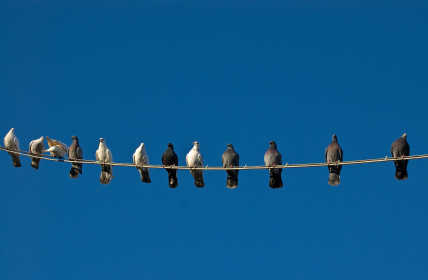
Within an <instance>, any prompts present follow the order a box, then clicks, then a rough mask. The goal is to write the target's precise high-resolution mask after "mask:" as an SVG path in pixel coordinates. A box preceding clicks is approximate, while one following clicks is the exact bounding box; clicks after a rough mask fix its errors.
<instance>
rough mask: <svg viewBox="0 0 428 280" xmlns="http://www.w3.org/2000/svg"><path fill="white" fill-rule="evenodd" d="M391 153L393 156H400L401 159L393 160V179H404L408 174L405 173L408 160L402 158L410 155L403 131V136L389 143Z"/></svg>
mask: <svg viewBox="0 0 428 280" xmlns="http://www.w3.org/2000/svg"><path fill="white" fill-rule="evenodd" d="M391 155H392V156H393V157H394V158H398V157H401V158H402V159H401V160H395V161H394V164H395V179H397V180H406V179H407V178H408V177H409V175H408V174H407V164H408V163H409V161H408V160H404V159H403V158H404V157H408V156H409V155H410V146H409V143H407V134H406V133H404V134H403V136H401V137H400V138H398V139H397V140H395V141H394V142H393V143H392V145H391Z"/></svg>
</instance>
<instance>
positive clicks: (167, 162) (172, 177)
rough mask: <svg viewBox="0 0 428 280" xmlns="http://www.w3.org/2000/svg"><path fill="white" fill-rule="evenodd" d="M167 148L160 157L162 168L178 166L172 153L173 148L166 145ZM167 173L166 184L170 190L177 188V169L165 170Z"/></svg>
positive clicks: (174, 154) (169, 144)
mask: <svg viewBox="0 0 428 280" xmlns="http://www.w3.org/2000/svg"><path fill="white" fill-rule="evenodd" d="M167 146H168V148H167V149H166V151H165V152H164V153H163V155H162V165H163V166H173V165H175V166H178V157H177V154H176V153H175V152H174V146H173V145H172V144H171V143H168V145H167ZM166 171H167V172H168V184H169V187H170V188H176V187H177V186H178V179H177V169H167V170H166Z"/></svg>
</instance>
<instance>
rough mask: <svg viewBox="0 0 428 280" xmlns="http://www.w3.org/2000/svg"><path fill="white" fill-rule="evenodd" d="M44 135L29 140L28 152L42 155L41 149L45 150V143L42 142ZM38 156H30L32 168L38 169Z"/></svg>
mask: <svg viewBox="0 0 428 280" xmlns="http://www.w3.org/2000/svg"><path fill="white" fill-rule="evenodd" d="M43 139H44V137H43V136H42V137H40V138H39V139H36V140H33V141H31V142H30V146H29V152H28V153H29V154H33V155H36V156H39V155H43V151H44V150H45V144H43ZM39 164H40V158H38V157H31V166H32V167H33V168H34V169H36V170H37V169H39Z"/></svg>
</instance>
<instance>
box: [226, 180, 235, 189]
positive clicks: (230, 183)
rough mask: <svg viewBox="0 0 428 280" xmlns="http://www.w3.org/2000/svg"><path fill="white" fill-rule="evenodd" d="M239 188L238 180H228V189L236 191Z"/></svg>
mask: <svg viewBox="0 0 428 280" xmlns="http://www.w3.org/2000/svg"><path fill="white" fill-rule="evenodd" d="M237 186H238V180H235V179H234V178H227V180H226V187H227V188H229V189H234V188H236V187H237Z"/></svg>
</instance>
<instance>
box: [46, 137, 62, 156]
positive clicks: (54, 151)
mask: <svg viewBox="0 0 428 280" xmlns="http://www.w3.org/2000/svg"><path fill="white" fill-rule="evenodd" d="M46 140H47V141H48V145H49V149H47V150H44V152H45V153H46V152H50V153H51V156H53V157H59V158H62V157H63V156H65V155H66V154H67V151H68V146H67V145H66V144H64V143H62V142H60V141H58V140H55V139H50V138H49V137H48V136H46Z"/></svg>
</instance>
